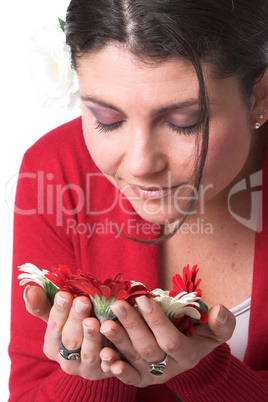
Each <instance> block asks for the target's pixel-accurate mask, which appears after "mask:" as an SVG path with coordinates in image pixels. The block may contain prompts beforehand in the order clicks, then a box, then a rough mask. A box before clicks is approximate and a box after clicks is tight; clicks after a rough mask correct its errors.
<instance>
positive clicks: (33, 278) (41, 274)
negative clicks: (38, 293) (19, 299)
mask: <svg viewBox="0 0 268 402" xmlns="http://www.w3.org/2000/svg"><path fill="white" fill-rule="evenodd" d="M18 268H19V271H22V272H23V273H22V274H20V275H19V276H18V279H20V285H21V286H23V285H25V284H26V283H28V282H35V283H36V284H37V285H40V286H42V288H44V291H45V292H46V295H47V297H48V298H49V300H50V302H51V304H52V305H53V302H54V297H55V294H56V293H57V292H58V288H57V286H56V285H54V284H53V283H52V282H51V281H50V280H49V279H47V278H46V277H45V275H46V274H48V273H49V271H47V270H46V269H42V270H41V269H39V268H38V267H37V266H36V265H34V264H30V263H26V264H24V265H21V266H20V267H18Z"/></svg>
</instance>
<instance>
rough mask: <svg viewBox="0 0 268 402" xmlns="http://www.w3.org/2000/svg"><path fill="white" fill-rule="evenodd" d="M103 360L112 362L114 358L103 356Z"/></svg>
mask: <svg viewBox="0 0 268 402" xmlns="http://www.w3.org/2000/svg"><path fill="white" fill-rule="evenodd" d="M101 360H102V361H104V362H110V361H111V360H112V358H111V357H102V356H101Z"/></svg>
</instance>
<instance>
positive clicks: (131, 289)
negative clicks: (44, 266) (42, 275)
mask: <svg viewBox="0 0 268 402" xmlns="http://www.w3.org/2000/svg"><path fill="white" fill-rule="evenodd" d="M52 271H53V273H48V274H46V278H47V279H49V280H50V281H51V282H52V283H53V284H54V285H56V286H57V287H58V289H59V290H64V291H66V292H70V293H71V294H73V295H74V297H77V296H82V295H85V296H87V297H89V298H90V299H91V301H92V303H93V308H94V313H95V315H96V317H97V318H98V319H99V321H100V323H103V322H104V321H106V320H108V319H112V320H113V319H115V318H116V317H115V315H114V313H113V312H112V310H111V309H110V306H111V304H112V303H114V302H115V301H116V300H126V301H128V302H129V303H130V304H132V305H133V304H134V303H135V298H136V297H138V296H142V295H146V296H148V297H150V294H149V292H148V290H147V288H146V287H145V286H144V285H143V284H141V283H138V282H131V281H125V280H124V278H123V274H121V273H118V274H117V275H116V276H115V277H114V279H112V278H108V279H105V280H103V281H100V280H97V279H96V278H95V277H94V276H93V275H91V274H89V273H86V274H82V273H81V274H80V273H79V274H77V275H74V274H72V272H71V271H70V269H68V268H67V267H66V266H65V265H62V266H59V268H52Z"/></svg>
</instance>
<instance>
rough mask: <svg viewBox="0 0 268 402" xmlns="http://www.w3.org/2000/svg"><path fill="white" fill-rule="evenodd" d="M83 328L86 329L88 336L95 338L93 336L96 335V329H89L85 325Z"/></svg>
mask: <svg viewBox="0 0 268 402" xmlns="http://www.w3.org/2000/svg"><path fill="white" fill-rule="evenodd" d="M83 328H84V331H85V333H86V334H87V335H88V336H93V335H94V333H95V329H94V328H91V327H87V326H86V325H85V324H83Z"/></svg>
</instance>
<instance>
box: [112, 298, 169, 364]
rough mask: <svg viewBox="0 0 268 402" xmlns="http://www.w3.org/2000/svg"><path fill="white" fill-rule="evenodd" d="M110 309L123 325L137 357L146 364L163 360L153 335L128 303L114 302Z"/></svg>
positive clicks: (161, 352)
mask: <svg viewBox="0 0 268 402" xmlns="http://www.w3.org/2000/svg"><path fill="white" fill-rule="evenodd" d="M146 299H147V298H146ZM111 309H112V310H113V312H114V314H115V315H116V316H117V318H118V319H119V320H120V322H121V323H122V324H123V326H124V328H125V330H126V331H127V333H128V336H129V338H130V340H131V343H132V345H133V347H132V349H133V348H134V350H135V351H136V352H137V353H138V355H139V356H141V357H142V358H143V359H144V360H145V361H147V362H159V361H162V360H163V359H164V357H165V353H164V352H163V351H162V350H161V348H160V347H159V345H158V344H157V342H156V339H155V336H154V334H153V333H152V332H151V331H150V329H149V328H148V326H147V325H146V323H145V322H144V319H143V318H142V317H141V316H140V314H139V313H138V312H137V311H136V310H135V309H134V308H133V307H132V306H130V305H129V303H127V302H115V303H113V304H112V306H111ZM121 347H122V346H120V347H119V349H120V351H122V349H121ZM123 353H124V352H123ZM128 354H129V352H128Z"/></svg>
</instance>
